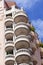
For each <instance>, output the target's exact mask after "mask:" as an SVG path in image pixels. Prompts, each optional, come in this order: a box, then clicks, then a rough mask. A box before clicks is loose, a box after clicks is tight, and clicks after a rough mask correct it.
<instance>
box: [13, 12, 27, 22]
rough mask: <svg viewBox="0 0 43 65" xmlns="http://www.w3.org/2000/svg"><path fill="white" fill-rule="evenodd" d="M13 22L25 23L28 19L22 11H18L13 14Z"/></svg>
mask: <svg viewBox="0 0 43 65" xmlns="http://www.w3.org/2000/svg"><path fill="white" fill-rule="evenodd" d="M14 21H15V23H18V22H21V21H23V22H25V23H27V21H28V17H27V15H26V14H25V13H24V12H23V11H19V12H16V13H15V15H14Z"/></svg>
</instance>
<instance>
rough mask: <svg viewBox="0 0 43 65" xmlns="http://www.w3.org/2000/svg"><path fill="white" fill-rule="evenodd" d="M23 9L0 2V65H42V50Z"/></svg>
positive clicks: (10, 3) (12, 4)
mask: <svg viewBox="0 0 43 65" xmlns="http://www.w3.org/2000/svg"><path fill="white" fill-rule="evenodd" d="M39 44H40V41H39V39H38V34H37V33H36V32H35V29H34V27H33V25H32V24H31V23H30V20H29V19H28V16H27V15H26V13H25V12H24V10H23V8H22V7H21V9H20V8H18V7H17V5H16V3H15V2H6V1H5V3H4V1H3V0H0V65H43V48H42V47H39Z"/></svg>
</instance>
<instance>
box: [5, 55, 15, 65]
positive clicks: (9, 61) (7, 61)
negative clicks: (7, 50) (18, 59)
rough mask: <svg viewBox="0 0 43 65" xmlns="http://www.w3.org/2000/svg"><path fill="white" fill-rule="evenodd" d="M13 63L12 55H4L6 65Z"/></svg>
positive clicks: (12, 64)
mask: <svg viewBox="0 0 43 65" xmlns="http://www.w3.org/2000/svg"><path fill="white" fill-rule="evenodd" d="M14 62H15V60H14V55H12V54H9V55H6V57H5V64H6V65H14Z"/></svg>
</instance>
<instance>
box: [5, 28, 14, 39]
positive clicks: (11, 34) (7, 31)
mask: <svg viewBox="0 0 43 65" xmlns="http://www.w3.org/2000/svg"><path fill="white" fill-rule="evenodd" d="M13 33H14V32H13V28H6V30H5V37H6V38H7V37H9V36H13Z"/></svg>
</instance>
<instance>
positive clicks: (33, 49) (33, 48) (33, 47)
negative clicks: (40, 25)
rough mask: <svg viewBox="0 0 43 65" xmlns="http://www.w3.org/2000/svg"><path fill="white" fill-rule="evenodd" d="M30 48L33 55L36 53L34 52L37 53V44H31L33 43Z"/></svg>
mask: <svg viewBox="0 0 43 65" xmlns="http://www.w3.org/2000/svg"><path fill="white" fill-rule="evenodd" d="M30 47H31V48H32V51H33V53H34V52H35V51H36V49H37V47H36V43H34V42H31V43H30Z"/></svg>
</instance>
